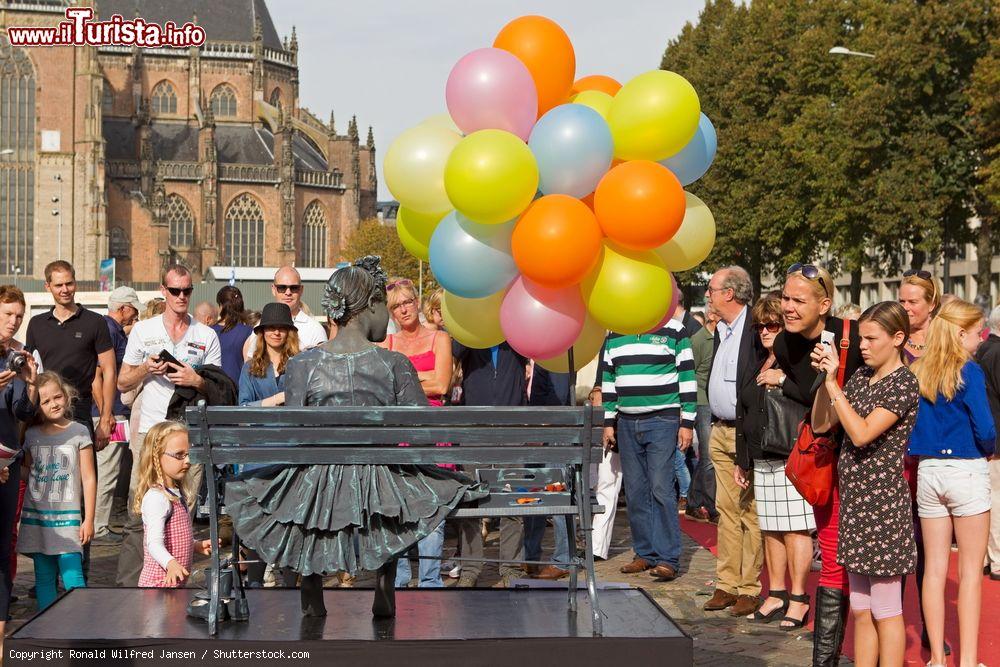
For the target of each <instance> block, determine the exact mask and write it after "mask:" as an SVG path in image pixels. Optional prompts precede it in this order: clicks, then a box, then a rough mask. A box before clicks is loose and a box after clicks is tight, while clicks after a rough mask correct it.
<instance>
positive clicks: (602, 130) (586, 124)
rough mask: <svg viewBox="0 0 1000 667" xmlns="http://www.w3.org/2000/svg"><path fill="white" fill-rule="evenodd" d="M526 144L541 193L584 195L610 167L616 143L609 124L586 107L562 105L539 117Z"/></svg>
mask: <svg viewBox="0 0 1000 667" xmlns="http://www.w3.org/2000/svg"><path fill="white" fill-rule="evenodd" d="M528 147H530V148H531V152H532V153H534V154H535V161H536V162H537V163H538V176H539V181H538V189H539V190H541V191H542V192H543V193H544V194H547V195H554V194H562V195H569V196H571V197H577V198H581V197H586V196H587V195H589V194H590V193H591V192H593V191H594V188H596V187H597V183H598V182H599V181H600V180H601V177H602V176H604V174H605V173H606V172H607V171H608V168H609V167H610V166H611V160H612V159H613V158H614V155H615V142H614V140H613V139H612V138H611V130H610V129H608V124H607V122H606V121H605V120H604V118H603V117H601V114H599V113H597V112H596V111H594V110H593V109H591V108H590V107H588V106H584V105H582V104H562V105H560V106H557V107H555V108H553V109H550V110H549V111H548V112H547V113H546V114H545V115H544V116H542V117H541V118H539V119H538V122H537V123H535V127H534V129H532V130H531V136H530V137H528Z"/></svg>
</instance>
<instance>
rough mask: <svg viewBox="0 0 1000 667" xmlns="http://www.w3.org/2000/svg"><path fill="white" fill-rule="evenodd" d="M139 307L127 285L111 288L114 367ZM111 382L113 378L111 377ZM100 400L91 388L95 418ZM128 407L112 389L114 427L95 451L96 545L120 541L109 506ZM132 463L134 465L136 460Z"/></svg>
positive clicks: (109, 317) (99, 377)
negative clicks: (106, 444) (99, 449)
mask: <svg viewBox="0 0 1000 667" xmlns="http://www.w3.org/2000/svg"><path fill="white" fill-rule="evenodd" d="M141 310H142V302H141V301H139V295H137V294H136V293H135V290H134V289H132V288H131V287H125V286H122V287H118V288H116V289H115V290H114V291H112V292H111V295H110V296H109V297H108V314H107V315H105V316H104V319H105V321H106V322H107V324H108V333H109V334H111V349H112V350H114V353H115V371H116V372H118V371H120V370H121V367H122V360H123V359H124V358H125V346H126V344H127V343H128V335H127V334H126V329H127V328H131V326H132V325H133V324H135V322H136V321H137V320H138V319H139V312H140V311H141ZM102 381H103V377H102V373H101V369H100V368H98V369H97V377H96V378H95V380H94V385H95V386H101V385H100V384H98V383H100V382H102ZM112 382H114V380H112ZM102 400H103V397H102V396H101V393H100V392H96V391H95V392H94V409H93V416H94V420H95V423H96V420H97V419H98V418H99V417H100V414H101V406H100V403H101V401H102ZM131 412H132V411H131V408H129V407H128V406H126V405H125V404H123V403H122V395H121V392H120V391H118V390H117V388H116V389H115V402H114V407H113V408H112V414H113V415H114V418H115V428H114V429H113V430H112V433H111V440H110V442H109V443H108V446H107V447H105V448H104V449H102V450H101V451H99V452H97V507H96V510H95V512H94V543H95V544H98V545H102V544H103V545H109V544H120V543H121V541H122V535H121V533H116V532H114V531H112V530H111V528H110V526H109V523H110V521H111V507H112V504H113V503H114V499H115V488H116V487H117V486H118V477H119V475H120V474H121V468H122V458H123V455H124V453H125V452H126V451H127V450H128V440H129V433H128V420H129V415H131ZM133 464H135V465H138V461H134V462H133Z"/></svg>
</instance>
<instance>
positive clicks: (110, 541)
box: [90, 530, 125, 547]
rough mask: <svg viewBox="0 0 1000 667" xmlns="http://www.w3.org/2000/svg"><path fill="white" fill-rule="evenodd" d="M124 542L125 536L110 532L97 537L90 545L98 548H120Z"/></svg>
mask: <svg viewBox="0 0 1000 667" xmlns="http://www.w3.org/2000/svg"><path fill="white" fill-rule="evenodd" d="M124 540H125V536H124V535H122V534H121V533H116V532H114V531H111V530H109V531H108V532H106V533H104V534H103V535H101V536H100V537H95V538H94V539H93V540H91V541H90V543H91V544H93V545H94V546H98V547H113V546H118V545H119V544H121V543H122V542H123V541H124Z"/></svg>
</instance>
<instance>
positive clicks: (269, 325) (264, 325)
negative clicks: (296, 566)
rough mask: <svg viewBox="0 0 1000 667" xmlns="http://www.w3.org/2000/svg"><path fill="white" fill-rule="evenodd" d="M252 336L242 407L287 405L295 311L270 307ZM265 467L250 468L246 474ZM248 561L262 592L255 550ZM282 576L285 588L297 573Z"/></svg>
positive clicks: (252, 582)
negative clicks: (286, 370) (254, 336)
mask: <svg viewBox="0 0 1000 667" xmlns="http://www.w3.org/2000/svg"><path fill="white" fill-rule="evenodd" d="M253 333H254V334H255V335H256V336H257V345H256V347H255V348H254V353H253V356H252V357H251V358H250V359H249V360H248V361H247V362H246V363H244V364H243V370H241V371H240V382H239V385H240V398H239V401H240V405H260V406H263V407H271V406H275V405H284V404H285V368H286V366H287V365H288V360H289V359H291V358H292V357H294V356H295V355H296V354H298V353H299V334H298V331H297V330H296V328H295V324H294V322H292V311H291V310H289V308H288V306H287V305H286V304H284V303H269V304H267V305H266V306H264V310H263V312H261V314H260V322H258V323H257V326H256V327H254V329H253ZM263 467H265V466H263V465H252V464H251V465H247V466H244V467H243V470H244V471H245V472H246V471H250V470H254V469H258V468H263ZM246 558H247V560H248V561H256V562H251V563H250V564H248V565H247V586H249V587H250V588H260V587H261V586H263V585H264V572H265V570H266V563H264V562H263V561H262V560H261V558H260V556H259V554H257V552H256V551H254V550H252V549H248V550H247V554H246ZM282 575H283V578H284V583H285V585H286V586H288V585H291V586H294V585H295V581H296V577H295V575H294V573H288V572H282Z"/></svg>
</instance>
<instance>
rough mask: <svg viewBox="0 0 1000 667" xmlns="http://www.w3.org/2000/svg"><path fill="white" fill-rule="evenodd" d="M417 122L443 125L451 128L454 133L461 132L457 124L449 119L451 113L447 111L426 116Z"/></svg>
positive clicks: (433, 125) (448, 128) (435, 125)
mask: <svg viewBox="0 0 1000 667" xmlns="http://www.w3.org/2000/svg"><path fill="white" fill-rule="evenodd" d="M419 124H420V125H430V126H432V127H443V128H444V129H446V130H451V131H452V132H454V133H456V134H462V130H460V129H459V128H458V125H455V121H453V120H452V119H451V114H447V113H438V114H434V115H433V116H428V117H427V118H424V119H423V120H422V121H420V123H419Z"/></svg>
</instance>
